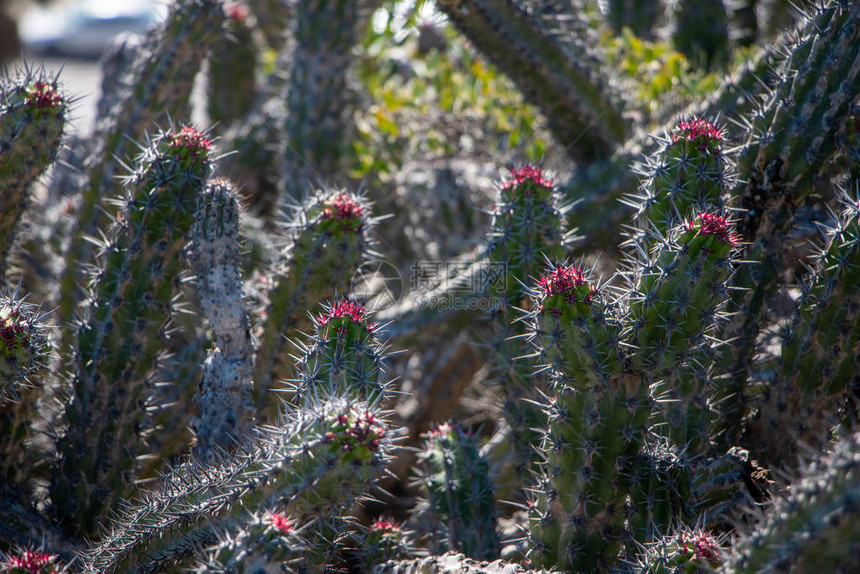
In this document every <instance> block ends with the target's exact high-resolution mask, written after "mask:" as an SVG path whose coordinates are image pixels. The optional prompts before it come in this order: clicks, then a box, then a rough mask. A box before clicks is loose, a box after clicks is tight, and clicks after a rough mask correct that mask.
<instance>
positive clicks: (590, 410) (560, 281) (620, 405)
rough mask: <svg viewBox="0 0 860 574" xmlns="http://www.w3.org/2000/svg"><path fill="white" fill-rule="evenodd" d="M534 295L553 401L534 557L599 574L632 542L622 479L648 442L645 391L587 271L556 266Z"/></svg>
mask: <svg viewBox="0 0 860 574" xmlns="http://www.w3.org/2000/svg"><path fill="white" fill-rule="evenodd" d="M533 296H534V298H535V300H534V301H535V309H534V311H533V312H532V314H531V315H530V317H529V321H530V324H531V327H532V333H531V335H530V340H531V342H532V344H533V345H534V346H535V348H536V355H537V361H538V362H539V363H540V364H545V365H546V367H547V369H548V370H549V371H550V373H551V375H550V376H551V380H552V382H553V387H554V388H553V391H554V393H555V394H554V396H552V397H550V398H549V400H548V404H547V405H546V411H547V416H548V420H549V424H548V426H547V427H546V434H545V437H544V439H543V441H542V444H541V446H540V451H541V454H542V457H543V459H544V460H543V462H542V464H541V467H542V468H541V470H542V472H541V474H540V476H539V479H538V482H537V484H536V485H535V486H534V487H533V490H532V493H533V499H532V503H531V539H532V542H533V549H532V555H531V556H532V559H533V560H534V561H535V563H537V564H539V565H543V566H555V567H558V568H564V569H572V570H574V571H587V572H590V571H595V570H599V569H601V568H607V567H608V565H610V564H611V563H613V562H614V560H615V559H616V557H617V555H618V553H619V552H620V550H621V547H622V545H623V543H624V541H625V540H626V539H627V537H628V535H627V532H626V527H625V518H626V517H625V515H624V514H625V513H624V505H625V501H626V499H627V496H628V494H629V486H630V485H629V480H628V478H626V477H625V476H624V474H623V471H624V469H625V467H626V466H627V465H628V463H629V460H630V459H631V457H633V456H634V455H635V454H636V453H637V452H638V451H639V449H640V447H641V444H642V441H643V440H644V438H645V431H646V428H645V424H646V422H647V420H648V417H649V415H650V412H651V401H650V396H649V391H648V385H647V384H645V383H643V381H642V379H641V377H639V376H637V375H634V374H631V373H627V372H625V371H624V353H623V351H622V349H621V346H620V342H619V337H620V326H619V325H618V324H617V323H616V319H615V317H614V314H615V310H614V309H613V307H612V304H611V303H610V302H608V301H607V300H606V299H605V298H604V293H603V292H602V290H601V289H599V288H596V287H594V286H593V285H591V284H590V282H589V281H588V280H587V278H586V274H584V273H583V272H582V270H581V269H579V268H577V267H575V266H559V267H552V268H550V269H549V270H548V272H547V273H546V274H545V275H543V276H542V277H541V278H540V280H539V281H538V283H537V287H536V288H535V289H534V292H533Z"/></svg>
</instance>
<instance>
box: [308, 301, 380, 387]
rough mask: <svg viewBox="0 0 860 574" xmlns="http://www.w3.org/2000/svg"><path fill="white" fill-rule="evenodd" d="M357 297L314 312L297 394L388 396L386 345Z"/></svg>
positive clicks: (336, 302)
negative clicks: (312, 329)
mask: <svg viewBox="0 0 860 574" xmlns="http://www.w3.org/2000/svg"><path fill="white" fill-rule="evenodd" d="M376 329H377V325H375V324H374V323H373V322H371V321H370V319H369V316H368V313H367V311H366V310H365V309H364V307H362V306H361V304H360V303H358V302H357V301H352V300H347V299H338V300H337V301H335V302H334V303H333V304H332V305H331V306H329V307H327V308H326V310H325V312H324V313H323V314H322V315H320V316H318V317H315V318H314V335H313V336H312V337H311V338H310V340H309V341H308V342H307V344H304V345H303V347H304V354H303V356H302V357H301V358H300V359H299V363H298V370H299V377H300V378H299V388H298V389H297V391H298V392H297V395H298V396H297V398H296V400H297V401H299V402H301V401H303V400H308V399H309V398H310V397H321V396H348V397H351V398H352V399H353V400H356V401H369V402H375V401H377V400H383V399H384V398H385V396H386V383H387V382H388V381H387V380H386V374H385V371H386V366H387V365H386V363H387V354H386V353H385V345H384V344H383V343H382V342H381V341H380V340H379V337H377V335H376Z"/></svg>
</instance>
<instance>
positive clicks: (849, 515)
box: [725, 434, 860, 574]
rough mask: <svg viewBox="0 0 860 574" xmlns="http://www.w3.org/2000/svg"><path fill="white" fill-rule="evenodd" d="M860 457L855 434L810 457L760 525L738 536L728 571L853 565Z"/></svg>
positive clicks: (737, 573)
mask: <svg viewBox="0 0 860 574" xmlns="http://www.w3.org/2000/svg"><path fill="white" fill-rule="evenodd" d="M858 461H860V437H858V435H856V434H855V435H853V436H848V437H846V438H845V439H843V440H842V441H840V443H839V444H837V445H836V447H835V448H834V450H833V452H832V453H829V454H822V455H819V457H817V458H816V459H814V460H811V461H810V463H809V464H808V465H806V467H805V468H804V470H803V471H802V472H801V473H800V475H799V476H798V478H797V479H795V480H794V481H793V482H792V485H791V488H790V490H789V491H788V493H787V494H786V495H785V496H783V497H780V498H778V499H776V500H774V501H773V502H772V503H771V504H770V505H769V508H766V509H765V514H764V516H763V517H762V520H761V522H760V523H759V524H758V525H757V526H756V528H755V529H754V530H748V531H747V532H745V533H744V534H743V535H742V536H740V537H739V538H738V539H737V540H736V541H735V542H734V544H733V546H732V550H731V553H730V555H729V556H728V558H727V560H726V568H725V572H728V573H731V574H740V573H742V572H750V573H752V572H778V571H789V570H792V571H802V572H839V571H849V570H850V569H851V568H852V567H853V564H854V563H855V556H854V555H853V550H852V549H856V543H857V540H858V538H857V537H858V534H860V519H858V516H857V509H858V508H857V499H858V495H860V490H858V489H860V481H858V472H860V468H858ZM795 569H796V570H795Z"/></svg>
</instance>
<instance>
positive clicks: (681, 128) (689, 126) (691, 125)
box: [670, 117, 723, 153]
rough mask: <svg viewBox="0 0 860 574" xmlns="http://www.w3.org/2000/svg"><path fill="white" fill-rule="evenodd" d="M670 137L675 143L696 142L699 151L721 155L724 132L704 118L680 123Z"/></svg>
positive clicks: (695, 118)
mask: <svg viewBox="0 0 860 574" xmlns="http://www.w3.org/2000/svg"><path fill="white" fill-rule="evenodd" d="M670 137H671V138H672V141H673V142H679V141H687V142H694V143H696V144H697V148H698V149H699V151H703V152H708V153H719V152H720V146H721V145H722V142H723V130H721V129H720V128H718V127H716V126H715V125H714V124H712V123H711V122H709V121H708V120H706V119H704V118H700V117H694V118H690V119H688V120H682V121H680V122H678V126H677V127H676V128H675V129H674V130H673V131H672V133H671V134H670Z"/></svg>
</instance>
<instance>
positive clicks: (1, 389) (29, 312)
mask: <svg viewBox="0 0 860 574" xmlns="http://www.w3.org/2000/svg"><path fill="white" fill-rule="evenodd" d="M47 328H48V325H47V323H46V317H45V315H44V314H42V313H41V312H39V309H38V307H36V306H35V305H32V304H29V303H26V302H24V301H23V300H22V299H21V298H20V297H19V296H18V293H17V291H16V292H14V293H12V294H11V295H10V296H7V295H0V481H2V480H3V479H6V480H8V481H9V484H14V483H15V482H18V480H17V479H21V482H22V484H23V482H24V481H25V480H26V478H25V477H26V474H27V473H26V471H27V470H28V468H27V467H28V465H27V464H26V463H25V461H24V458H25V452H26V451H25V449H24V448H22V447H23V446H24V445H25V444H26V443H27V440H28V439H30V438H31V433H32V428H31V425H32V423H33V420H34V419H35V418H36V413H37V410H36V400H37V399H38V396H39V394H40V393H39V389H38V388H37V387H36V386H35V385H34V384H33V382H34V379H35V378H36V376H37V375H38V374H40V372H41V371H42V370H43V368H44V366H45V365H46V364H47V362H48V357H49V354H50V352H51V345H50V343H49V340H48V332H47Z"/></svg>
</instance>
